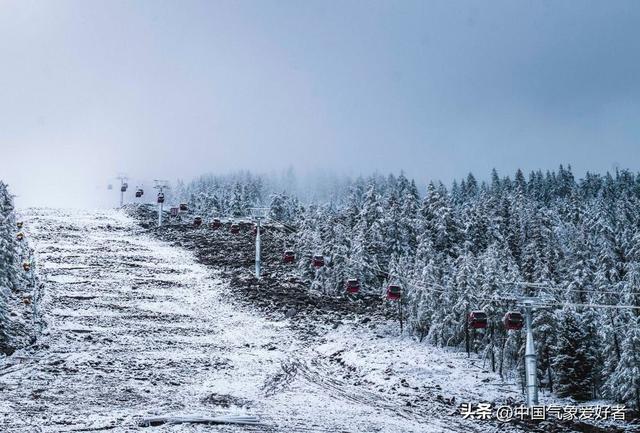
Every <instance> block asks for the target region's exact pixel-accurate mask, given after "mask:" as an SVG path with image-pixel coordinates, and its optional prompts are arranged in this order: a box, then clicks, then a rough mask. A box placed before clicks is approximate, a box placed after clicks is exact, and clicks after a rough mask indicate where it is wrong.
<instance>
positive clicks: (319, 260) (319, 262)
mask: <svg viewBox="0 0 640 433" xmlns="http://www.w3.org/2000/svg"><path fill="white" fill-rule="evenodd" d="M312 263H313V267H314V268H316V269H319V268H321V267H323V266H324V256H323V255H320V254H316V255H315V256H313V259H312Z"/></svg>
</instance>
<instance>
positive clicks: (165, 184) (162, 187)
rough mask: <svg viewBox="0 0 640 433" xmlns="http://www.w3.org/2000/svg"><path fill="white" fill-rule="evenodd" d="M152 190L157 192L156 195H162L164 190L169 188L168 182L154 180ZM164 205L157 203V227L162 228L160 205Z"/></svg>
mask: <svg viewBox="0 0 640 433" xmlns="http://www.w3.org/2000/svg"><path fill="white" fill-rule="evenodd" d="M153 182H154V183H155V185H154V188H155V189H157V190H158V194H163V193H164V190H165V189H166V188H169V181H166V180H161V179H154V180H153ZM163 204H164V203H158V227H162V205H163Z"/></svg>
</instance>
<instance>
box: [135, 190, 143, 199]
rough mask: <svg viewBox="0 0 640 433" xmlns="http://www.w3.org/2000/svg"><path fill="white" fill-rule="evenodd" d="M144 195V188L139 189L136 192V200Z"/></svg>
mask: <svg viewBox="0 0 640 433" xmlns="http://www.w3.org/2000/svg"><path fill="white" fill-rule="evenodd" d="M143 195H144V191H143V190H142V188H138V190H137V191H136V198H140V197H142V196H143Z"/></svg>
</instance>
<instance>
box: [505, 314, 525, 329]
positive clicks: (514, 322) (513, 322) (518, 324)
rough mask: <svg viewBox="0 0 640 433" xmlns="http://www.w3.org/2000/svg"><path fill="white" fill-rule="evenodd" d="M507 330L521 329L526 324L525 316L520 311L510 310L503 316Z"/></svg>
mask: <svg viewBox="0 0 640 433" xmlns="http://www.w3.org/2000/svg"><path fill="white" fill-rule="evenodd" d="M502 324H503V325H504V327H505V328H506V329H507V330H513V331H519V330H520V329H522V327H523V326H524V316H523V315H522V313H520V312H518V311H508V312H507V313H506V314H505V315H504V317H503V318H502Z"/></svg>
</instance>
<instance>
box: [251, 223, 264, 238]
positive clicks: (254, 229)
mask: <svg viewBox="0 0 640 433" xmlns="http://www.w3.org/2000/svg"><path fill="white" fill-rule="evenodd" d="M251 232H252V233H253V235H254V236H257V235H258V226H257V225H254V226H253V230H252V231H251ZM263 233H264V226H260V234H263Z"/></svg>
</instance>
